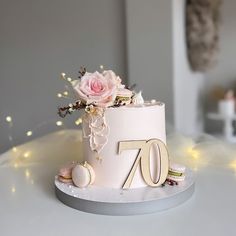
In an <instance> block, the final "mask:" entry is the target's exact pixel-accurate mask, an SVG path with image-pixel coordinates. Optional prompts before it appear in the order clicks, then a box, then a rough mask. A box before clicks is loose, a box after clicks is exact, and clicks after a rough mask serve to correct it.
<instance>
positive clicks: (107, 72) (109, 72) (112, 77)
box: [102, 70, 125, 88]
mask: <svg viewBox="0 0 236 236" xmlns="http://www.w3.org/2000/svg"><path fill="white" fill-rule="evenodd" d="M102 74H103V75H104V77H105V78H107V79H110V80H113V81H114V83H115V84H116V86H117V88H124V87H125V85H123V84H121V78H120V77H119V76H117V75H116V74H115V73H114V72H113V71H112V70H104V71H103V73H102Z"/></svg>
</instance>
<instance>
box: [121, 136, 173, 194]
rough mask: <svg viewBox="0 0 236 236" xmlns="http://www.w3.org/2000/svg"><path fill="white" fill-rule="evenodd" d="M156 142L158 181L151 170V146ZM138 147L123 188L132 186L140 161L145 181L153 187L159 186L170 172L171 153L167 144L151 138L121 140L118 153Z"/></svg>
mask: <svg viewBox="0 0 236 236" xmlns="http://www.w3.org/2000/svg"><path fill="white" fill-rule="evenodd" d="M153 144H155V145H156V146H157V148H158V155H157V158H158V159H157V160H158V165H157V169H156V171H157V173H158V179H157V181H156V182H154V181H153V180H152V177H151V171H150V150H151V146H152V145H153ZM130 149H138V150H139V151H138V154H137V157H136V159H135V161H134V164H133V166H132V168H131V170H130V172H129V174H128V177H127V179H126V180H125V182H124V184H123V188H124V189H127V188H130V185H131V183H132V180H133V178H134V175H135V172H136V170H137V167H138V165H139V163H140V166H141V173H142V177H143V179H144V181H145V182H146V184H147V185H149V186H151V187H158V186H160V185H161V184H162V183H164V182H165V180H166V177H167V174H168V165H169V155H168V151H167V148H166V145H165V144H164V143H163V142H162V141H161V140H159V139H150V140H148V141H146V140H137V141H120V142H119V146H118V154H120V153H121V152H122V151H123V150H130Z"/></svg>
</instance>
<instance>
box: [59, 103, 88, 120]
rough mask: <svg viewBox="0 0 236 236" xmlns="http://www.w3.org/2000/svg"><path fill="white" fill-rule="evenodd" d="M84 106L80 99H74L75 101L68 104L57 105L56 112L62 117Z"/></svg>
mask: <svg viewBox="0 0 236 236" xmlns="http://www.w3.org/2000/svg"><path fill="white" fill-rule="evenodd" d="M85 107H86V105H85V104H83V103H81V101H76V102H75V103H73V104H70V105H69V106H66V107H59V108H58V112H57V113H58V115H59V116H60V117H61V118H64V117H66V115H68V114H72V113H73V112H74V111H76V110H80V109H82V108H85Z"/></svg>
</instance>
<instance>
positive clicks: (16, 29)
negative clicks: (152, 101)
mask: <svg viewBox="0 0 236 236" xmlns="http://www.w3.org/2000/svg"><path fill="white" fill-rule="evenodd" d="M0 32H1V37H0V152H2V151H4V150H6V149H7V148H8V147H9V141H8V139H7V134H8V129H7V127H6V125H5V122H4V119H5V116H6V115H11V116H12V117H13V121H14V127H13V137H14V140H15V142H16V143H21V142H24V141H26V139H25V132H26V131H27V130H28V129H33V128H34V127H35V125H37V124H39V123H41V122H43V121H49V120H53V119H56V118H57V114H56V112H57V106H58V105H59V104H63V101H62V100H61V101H59V100H58V99H57V97H56V94H57V93H58V92H60V91H61V90H62V89H63V86H64V82H62V81H60V80H59V79H58V78H59V75H60V72H62V71H63V72H66V73H68V74H70V75H72V76H75V77H77V71H78V69H79V67H80V66H81V65H86V66H87V67H88V69H89V70H95V69H97V68H98V66H99V65H100V64H103V65H105V66H106V67H107V68H111V69H113V70H114V71H117V72H119V74H120V75H121V76H124V77H125V74H126V69H125V61H126V59H125V15H124V2H123V1H117V0H100V1H93V0H67V1H64V0H51V1H46V0H40V1H36V0H33V1H32V0H21V1H17V0H3V1H1V8H0ZM75 118H76V116H74V117H73V119H66V123H67V125H68V126H69V127H74V126H73V122H72V121H73V120H75ZM55 128H56V127H55V125H54V124H49V125H48V126H47V127H45V128H40V129H39V130H37V131H36V132H35V135H36V136H38V135H41V134H43V133H45V132H49V131H51V130H53V129H55Z"/></svg>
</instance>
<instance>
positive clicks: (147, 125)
mask: <svg viewBox="0 0 236 236" xmlns="http://www.w3.org/2000/svg"><path fill="white" fill-rule="evenodd" d="M97 119H98V120H99V119H100V118H97ZM98 120H96V118H95V119H93V120H92V118H91V119H88V120H86V118H85V119H84V122H83V130H84V138H83V154H84V159H85V161H87V162H88V163H90V165H91V166H92V167H93V169H94V172H95V173H96V179H95V181H94V185H97V186H101V187H109V188H122V186H123V184H124V182H125V180H126V178H127V175H128V174H129V172H130V169H131V167H132V166H133V164H134V162H135V159H136V157H137V154H138V152H139V150H138V149H136V150H124V151H123V152H121V153H119V152H118V145H119V142H120V141H135V140H151V139H159V140H161V141H162V142H163V143H166V130H165V105H164V104H163V103H160V102H155V103H150V102H145V103H144V104H142V105H133V104H130V105H127V106H121V107H118V108H108V109H106V111H105V112H104V117H103V121H101V120H99V121H98ZM99 125H101V126H103V128H101V129H100V128H99V127H98V126H99ZM94 127H95V128H94ZM93 128H94V130H93ZM97 130H99V131H100V132H98V133H96V131H97ZM101 130H103V131H101ZM87 132H88V133H87ZM100 139H101V140H100ZM100 141H101V142H103V145H102V147H101V150H98V151H96V150H94V145H95V146H96V144H99V142H100ZM93 142H94V143H93ZM96 142H97V143H96ZM104 142H105V143H104ZM157 155H159V152H158V149H157V146H156V145H152V148H151V150H150V170H151V174H152V179H153V181H154V182H156V181H157V179H158V177H159V176H158V172H157V168H158V165H160V163H157V162H158V161H157V160H158V158H157V157H156V156H157ZM166 175H167V173H166ZM144 186H147V184H146V183H145V181H144V179H143V177H142V174H141V169H140V167H138V168H137V171H136V172H135V174H134V177H133V180H132V183H131V186H130V188H138V187H144Z"/></svg>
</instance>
